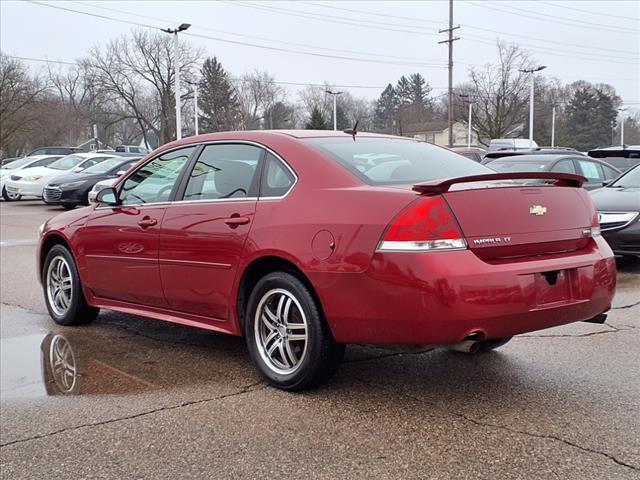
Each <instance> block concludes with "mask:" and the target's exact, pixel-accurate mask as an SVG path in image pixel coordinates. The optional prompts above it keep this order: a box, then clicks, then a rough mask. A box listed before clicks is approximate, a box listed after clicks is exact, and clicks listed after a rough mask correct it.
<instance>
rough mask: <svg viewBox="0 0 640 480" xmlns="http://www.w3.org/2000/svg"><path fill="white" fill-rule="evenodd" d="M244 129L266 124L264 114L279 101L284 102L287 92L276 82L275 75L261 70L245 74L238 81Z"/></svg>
mask: <svg viewBox="0 0 640 480" xmlns="http://www.w3.org/2000/svg"><path fill="white" fill-rule="evenodd" d="M236 92H237V96H238V102H239V103H240V113H241V115H240V116H241V122H240V127H241V128H242V129H243V130H255V129H259V128H261V127H263V126H264V127H265V128H268V125H266V126H265V125H264V121H265V118H264V114H265V112H267V111H269V110H271V109H272V108H273V106H274V105H275V104H276V103H278V102H284V101H285V99H286V92H285V91H284V89H283V88H282V87H280V86H278V85H277V84H276V83H275V79H274V78H273V76H271V75H269V74H268V73H267V72H261V71H259V70H256V71H254V72H253V73H250V74H247V75H244V76H243V77H242V78H241V79H240V80H239V81H237V82H236Z"/></svg>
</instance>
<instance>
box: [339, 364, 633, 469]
mask: <svg viewBox="0 0 640 480" xmlns="http://www.w3.org/2000/svg"><path fill="white" fill-rule="evenodd" d="M350 376H351V378H353V379H354V380H356V381H358V382H360V383H363V384H364V385H367V386H370V387H377V388H380V385H374V384H371V383H369V382H367V381H365V380H362V379H361V378H358V377H355V376H353V375H350ZM387 391H388V390H387ZM390 393H395V394H400V395H402V396H404V397H406V398H409V399H411V400H413V401H414V402H417V403H422V404H424V405H428V406H430V407H434V408H438V406H437V405H436V404H434V403H432V402H428V401H426V400H424V399H423V398H420V397H416V396H414V395H411V394H409V393H406V392H403V391H398V390H394V391H393V392H390ZM442 414H444V415H445V416H453V417H457V418H460V419H462V420H465V421H467V422H469V423H473V424H474V425H476V426H479V427H486V428H497V429H499V430H505V431H508V432H511V433H516V434H519V435H525V436H528V437H533V438H540V439H545V440H554V441H557V442H561V443H564V444H565V445H568V446H570V447H573V448H577V449H579V450H582V451H583V452H587V453H593V454H596V455H602V456H604V457H606V458H608V459H609V460H611V461H613V462H614V463H616V464H617V465H620V466H622V467H626V468H629V469H631V470H634V471H640V467H639V466H636V465H631V464H629V463H626V462H624V461H622V460H620V459H619V458H617V457H616V456H615V455H612V454H610V453H607V452H603V451H601V450H595V449H593V448H590V447H584V446H582V445H579V444H577V443H574V442H571V441H570V440H566V439H564V438H562V437H559V436H557V435H551V434H542V433H534V432H529V431H526V430H519V429H517V428H510V427H508V426H505V425H500V424H496V423H490V422H484V421H481V420H477V419H475V418H472V417H469V416H468V415H465V414H464V413H459V412H442Z"/></svg>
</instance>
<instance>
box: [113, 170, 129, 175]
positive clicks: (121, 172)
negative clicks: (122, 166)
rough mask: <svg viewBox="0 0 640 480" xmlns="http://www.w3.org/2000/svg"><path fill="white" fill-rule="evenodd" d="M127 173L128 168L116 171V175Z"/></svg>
mask: <svg viewBox="0 0 640 480" xmlns="http://www.w3.org/2000/svg"><path fill="white" fill-rule="evenodd" d="M125 173H127V171H126V170H120V171H118V172H116V177H121V176H122V175H124V174H125Z"/></svg>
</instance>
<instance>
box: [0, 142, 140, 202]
mask: <svg viewBox="0 0 640 480" xmlns="http://www.w3.org/2000/svg"><path fill="white" fill-rule="evenodd" d="M140 158H141V157H140V156H136V155H133V154H128V153H124V154H118V155H116V154H106V153H74V154H71V155H66V156H59V155H52V156H42V155H41V156H35V157H25V158H22V159H18V160H15V161H14V162H11V163H9V164H7V165H5V166H3V167H2V169H1V171H2V180H1V181H2V196H3V197H4V199H5V200H7V201H16V200H20V199H21V198H22V197H35V198H42V199H43V200H44V202H45V203H47V204H49V205H62V206H63V207H65V208H68V209H71V208H74V207H76V206H77V205H88V204H89V191H90V190H91V189H92V187H93V186H94V185H95V184H96V183H97V182H99V181H100V180H105V179H108V178H111V179H114V178H117V176H118V175H121V174H122V173H124V172H125V171H126V170H127V169H129V168H130V167H131V166H132V165H134V164H135V163H136V162H137V161H138V160H139V159H140Z"/></svg>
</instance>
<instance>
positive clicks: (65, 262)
mask: <svg viewBox="0 0 640 480" xmlns="http://www.w3.org/2000/svg"><path fill="white" fill-rule="evenodd" d="M42 286H43V289H44V300H45V304H46V305H47V310H48V311H49V315H50V316H51V318H52V319H53V321H54V322H56V323H57V324H59V325H82V324H85V323H89V322H91V321H92V320H94V319H95V318H96V317H97V316H98V312H100V310H99V309H98V308H94V307H91V306H90V305H89V304H87V300H86V299H85V297H84V293H83V292H82V284H81V282H80V277H79V276H78V269H77V268H76V262H75V261H74V259H73V255H72V254H71V252H70V251H69V250H68V249H67V248H66V247H64V246H62V245H54V246H53V247H52V248H51V250H49V252H48V253H47V256H46V258H45V260H44V267H43V271H42Z"/></svg>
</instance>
